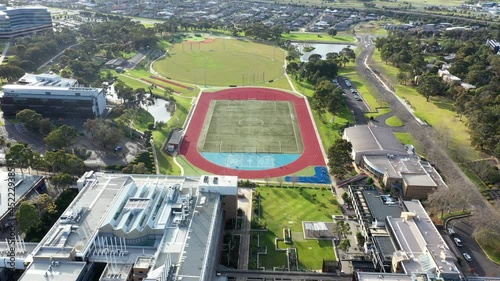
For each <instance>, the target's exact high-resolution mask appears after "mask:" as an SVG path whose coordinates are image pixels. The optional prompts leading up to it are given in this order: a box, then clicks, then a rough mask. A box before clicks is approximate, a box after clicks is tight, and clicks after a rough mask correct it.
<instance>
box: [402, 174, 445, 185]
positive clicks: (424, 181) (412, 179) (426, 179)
mask: <svg viewBox="0 0 500 281" xmlns="http://www.w3.org/2000/svg"><path fill="white" fill-rule="evenodd" d="M401 176H402V178H403V181H404V182H405V183H406V184H407V185H412V186H430V187H437V184H436V183H435V182H434V181H433V180H432V178H431V177H430V176H429V175H428V174H410V173H403V174H401Z"/></svg>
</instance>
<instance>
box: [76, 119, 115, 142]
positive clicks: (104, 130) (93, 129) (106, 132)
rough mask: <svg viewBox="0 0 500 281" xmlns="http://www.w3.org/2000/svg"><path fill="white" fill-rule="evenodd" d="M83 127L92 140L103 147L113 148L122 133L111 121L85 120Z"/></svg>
mask: <svg viewBox="0 0 500 281" xmlns="http://www.w3.org/2000/svg"><path fill="white" fill-rule="evenodd" d="M83 126H84V127H85V129H87V131H88V132H89V133H90V134H91V136H92V140H93V141H96V142H97V143H98V144H99V145H102V146H104V147H111V148H114V147H115V146H116V144H117V143H118V142H119V141H120V138H121V137H122V132H121V131H120V129H119V128H118V127H117V126H116V125H114V124H113V123H112V121H111V120H107V119H106V120H105V119H102V118H96V119H87V121H85V123H84V124H83Z"/></svg>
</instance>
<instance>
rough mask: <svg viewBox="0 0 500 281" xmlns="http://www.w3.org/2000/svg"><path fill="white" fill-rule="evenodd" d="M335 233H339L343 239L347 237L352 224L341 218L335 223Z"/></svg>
mask: <svg viewBox="0 0 500 281" xmlns="http://www.w3.org/2000/svg"><path fill="white" fill-rule="evenodd" d="M335 233H337V234H338V235H339V238H341V239H347V237H348V236H349V235H351V234H352V232H351V225H350V224H349V223H348V222H345V221H343V220H339V221H337V222H336V223H335Z"/></svg>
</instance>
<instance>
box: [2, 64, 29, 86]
mask: <svg viewBox="0 0 500 281" xmlns="http://www.w3.org/2000/svg"><path fill="white" fill-rule="evenodd" d="M25 73H26V71H24V69H22V68H20V67H18V66H12V65H8V64H7V65H6V64H4V65H0V78H2V79H6V80H7V81H8V82H12V81H15V80H18V79H19V78H21V77H22V76H23V75H24V74H25Z"/></svg>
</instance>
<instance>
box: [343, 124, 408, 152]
mask: <svg viewBox="0 0 500 281" xmlns="http://www.w3.org/2000/svg"><path fill="white" fill-rule="evenodd" d="M344 136H345V138H346V139H347V140H348V141H349V142H350V143H351V144H352V149H353V151H356V152H357V153H359V152H377V151H379V152H382V153H383V154H387V153H393V154H406V150H405V148H404V147H403V145H402V144H401V142H400V141H399V140H398V139H397V138H396V137H395V136H394V133H393V132H392V130H391V129H389V128H383V127H375V126H368V125H362V126H355V127H349V128H346V129H345V130H344Z"/></svg>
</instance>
